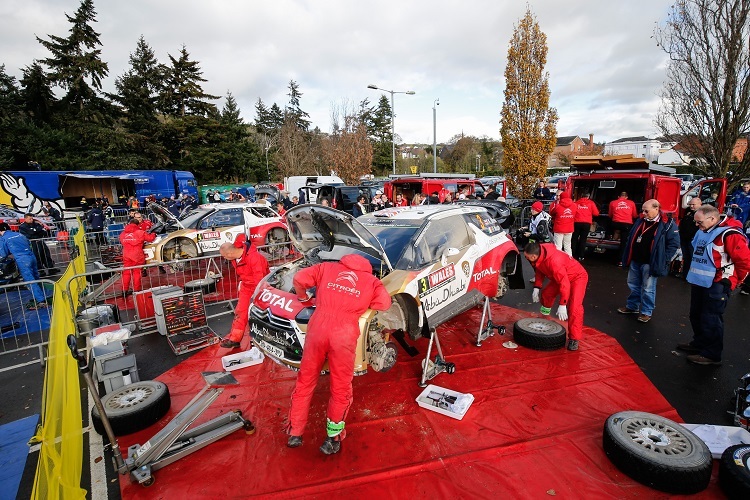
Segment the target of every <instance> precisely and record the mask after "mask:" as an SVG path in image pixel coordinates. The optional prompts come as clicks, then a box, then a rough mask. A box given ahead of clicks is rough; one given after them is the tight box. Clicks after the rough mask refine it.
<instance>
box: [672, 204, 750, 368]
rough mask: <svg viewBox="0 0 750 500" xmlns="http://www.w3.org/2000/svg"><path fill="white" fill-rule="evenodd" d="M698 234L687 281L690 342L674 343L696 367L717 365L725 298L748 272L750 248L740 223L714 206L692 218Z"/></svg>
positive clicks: (722, 344)
mask: <svg viewBox="0 0 750 500" xmlns="http://www.w3.org/2000/svg"><path fill="white" fill-rule="evenodd" d="M693 219H694V220H695V224H696V225H697V226H698V232H697V233H696V234H695V237H694V238H693V255H692V262H691V264H690V271H689V272H688V275H687V281H688V283H690V284H691V285H692V286H691V287H690V326H692V328H693V339H692V340H691V341H690V342H688V343H686V344H678V345H677V349H679V350H681V351H685V352H687V353H689V356H688V357H687V360H688V361H689V362H690V363H694V364H697V365H720V364H721V352H722V350H723V348H724V310H725V309H726V307H727V302H729V296H730V294H731V292H732V290H734V289H735V288H737V285H738V284H739V283H742V281H743V280H745V279H747V277H748V273H750V248H748V245H747V238H746V237H745V235H744V234H743V232H742V224H741V223H740V222H739V221H737V220H736V219H734V218H732V217H729V216H727V215H721V214H720V213H719V210H718V209H717V208H716V207H713V206H711V205H703V206H701V207H700V208H698V210H696V211H695V215H694V216H693Z"/></svg>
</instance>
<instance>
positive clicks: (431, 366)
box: [419, 328, 456, 387]
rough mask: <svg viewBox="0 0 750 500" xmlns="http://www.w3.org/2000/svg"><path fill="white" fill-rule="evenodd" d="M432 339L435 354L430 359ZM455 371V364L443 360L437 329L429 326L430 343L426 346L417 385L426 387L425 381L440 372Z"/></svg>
mask: <svg viewBox="0 0 750 500" xmlns="http://www.w3.org/2000/svg"><path fill="white" fill-rule="evenodd" d="M433 341H434V342H435V347H436V348H437V355H436V356H435V360H434V361H433V360H431V359H430V354H431V353H432V343H433ZM455 371H456V365H454V364H453V363H449V362H447V361H445V358H444V357H443V350H442V349H441V348H440V339H439V338H438V333H437V330H436V329H435V328H430V343H429V344H428V346H427V356H426V357H425V358H424V359H423V360H422V378H421V379H420V381H419V387H427V381H428V380H432V379H433V378H435V377H437V376H438V374H440V373H443V372H447V373H453V372H455Z"/></svg>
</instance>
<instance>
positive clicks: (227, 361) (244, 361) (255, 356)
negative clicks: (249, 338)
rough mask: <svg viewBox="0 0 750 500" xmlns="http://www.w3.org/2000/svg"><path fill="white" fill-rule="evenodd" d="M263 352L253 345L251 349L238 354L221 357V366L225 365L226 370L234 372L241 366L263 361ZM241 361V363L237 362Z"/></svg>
mask: <svg viewBox="0 0 750 500" xmlns="http://www.w3.org/2000/svg"><path fill="white" fill-rule="evenodd" d="M264 357H265V356H263V353H262V352H261V351H260V349H258V348H257V347H253V348H252V349H250V350H249V351H243V352H238V353H237V354H229V355H227V356H223V357H222V358H221V366H223V367H224V370H225V371H228V372H233V371H234V370H239V369H240V368H247V367H248V366H253V365H257V364H260V363H262V362H263V358H264ZM237 361H239V363H237Z"/></svg>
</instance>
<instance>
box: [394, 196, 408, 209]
mask: <svg viewBox="0 0 750 500" xmlns="http://www.w3.org/2000/svg"><path fill="white" fill-rule="evenodd" d="M393 206H394V207H408V206H409V202H408V200H407V199H406V198H404V195H402V194H401V193H398V194H397V195H396V202H395V203H394V204H393Z"/></svg>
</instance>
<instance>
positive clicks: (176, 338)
mask: <svg viewBox="0 0 750 500" xmlns="http://www.w3.org/2000/svg"><path fill="white" fill-rule="evenodd" d="M161 303H162V308H163V309H164V320H165V323H166V332H167V335H166V336H167V342H169V347H171V348H172V352H174V353H175V354H176V355H178V356H179V355H180V354H185V353H187V352H191V351H195V350H198V349H203V348H204V347H207V346H210V345H213V344H216V343H217V342H219V340H220V338H219V336H218V335H216V333H215V332H214V331H213V330H212V329H211V328H210V327H209V326H208V322H207V320H206V308H205V305H204V303H203V292H202V291H200V290H198V291H195V292H188V293H185V294H182V295H179V296H177V297H169V298H164V299H162V302H161Z"/></svg>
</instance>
